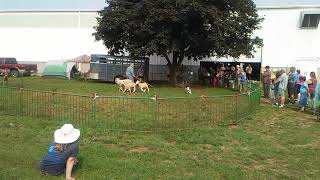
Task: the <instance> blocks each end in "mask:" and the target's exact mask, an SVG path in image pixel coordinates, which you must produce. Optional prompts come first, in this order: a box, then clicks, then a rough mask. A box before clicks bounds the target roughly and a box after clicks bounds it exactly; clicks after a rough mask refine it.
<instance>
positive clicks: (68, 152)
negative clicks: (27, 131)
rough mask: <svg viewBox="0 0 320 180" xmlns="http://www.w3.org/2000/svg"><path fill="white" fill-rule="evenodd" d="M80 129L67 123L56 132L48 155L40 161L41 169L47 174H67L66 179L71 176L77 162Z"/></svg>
mask: <svg viewBox="0 0 320 180" xmlns="http://www.w3.org/2000/svg"><path fill="white" fill-rule="evenodd" d="M79 137H80V130H79V129H74V127H73V125H72V124H65V125H63V126H62V127H61V129H58V130H56V131H55V132H54V142H53V143H52V144H50V146H49V148H48V153H47V155H46V156H45V157H44V158H43V159H42V161H41V162H40V171H41V172H42V173H43V174H45V175H60V174H65V176H66V180H69V179H70V180H71V179H75V178H73V177H72V176H71V173H72V169H73V167H74V166H75V164H76V163H77V157H78V152H79Z"/></svg>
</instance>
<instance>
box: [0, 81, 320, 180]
mask: <svg viewBox="0 0 320 180" xmlns="http://www.w3.org/2000/svg"><path fill="white" fill-rule="evenodd" d="M19 82H21V79H20V78H17V79H10V80H9V85H14V83H16V84H19ZM23 83H24V88H29V89H38V90H52V89H56V90H57V91H59V92H64V93H77V94H91V93H93V92H95V93H99V94H101V95H110V96H118V95H123V94H122V93H119V92H117V87H116V86H115V85H113V84H106V83H83V82H80V81H65V80H52V79H51V80H43V79H40V78H35V77H30V78H23ZM151 91H152V93H155V94H157V95H159V96H162V97H173V96H179V97H180V96H188V95H187V94H185V92H184V90H183V89H182V88H173V87H168V86H165V85H162V86H160V85H155V87H153V88H152V90H151ZM193 92H194V93H193V94H192V96H199V95H223V94H233V93H235V92H233V91H229V90H224V89H219V88H201V87H195V88H193ZM125 95H126V96H144V94H143V93H141V92H138V93H136V94H134V95H129V94H125ZM150 95H152V94H151V93H150ZM199 108H201V107H199ZM61 125H62V124H61V122H59V121H55V120H43V119H37V118H30V117H15V116H7V115H1V123H0V147H1V148H0V179H64V177H63V176H58V177H48V176H42V175H41V174H40V173H39V171H38V170H37V164H38V162H39V161H40V160H41V158H42V157H43V156H44V155H45V153H46V150H47V146H48V145H49V143H51V142H52V141H53V133H54V131H55V130H56V129H57V128H59V127H60V126H61ZM76 128H80V129H81V140H80V158H79V160H80V161H79V164H78V166H77V168H76V170H75V172H74V173H73V174H74V176H75V177H77V179H317V178H318V177H319V173H320V168H319V167H320V156H319V155H320V153H319V152H320V131H319V129H320V122H317V121H316V120H315V117H314V116H312V115H310V114H307V113H300V112H298V109H297V108H283V109H278V108H273V107H271V106H270V105H269V104H262V105H261V107H260V108H259V110H258V111H257V112H256V113H255V114H252V115H250V116H249V117H247V118H245V119H242V120H241V121H240V122H239V123H238V124H232V125H230V126H227V125H221V126H219V125H215V126H212V127H207V128H206V127H202V128H199V129H193V130H185V131H176V132H172V131H171V132H165V131H164V132H155V133H138V132H136V133H128V132H120V131H118V132H117V131H107V130H105V129H103V128H88V127H76Z"/></svg>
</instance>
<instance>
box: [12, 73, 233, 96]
mask: <svg viewBox="0 0 320 180" xmlns="http://www.w3.org/2000/svg"><path fill="white" fill-rule="evenodd" d="M8 85H9V86H14V87H16V86H19V87H21V86H23V87H24V88H26V89H33V90H41V91H52V90H54V91H57V92H63V93H74V94H81V95H92V94H94V93H98V95H101V96H154V95H157V96H159V97H190V96H191V97H192V96H202V95H204V96H215V95H231V94H234V93H235V92H234V91H231V90H225V89H221V88H211V87H200V86H194V87H192V95H189V94H186V91H185V90H184V88H180V87H171V86H168V85H166V84H162V85H157V84H153V83H151V85H152V87H151V86H150V87H149V88H150V93H143V92H141V91H140V89H139V88H137V90H136V93H132V94H130V93H128V92H126V93H122V92H119V91H118V86H117V85H116V84H113V83H111V82H93V81H88V82H83V81H78V80H62V79H42V78H39V77H23V78H21V77H19V78H9V81H8Z"/></svg>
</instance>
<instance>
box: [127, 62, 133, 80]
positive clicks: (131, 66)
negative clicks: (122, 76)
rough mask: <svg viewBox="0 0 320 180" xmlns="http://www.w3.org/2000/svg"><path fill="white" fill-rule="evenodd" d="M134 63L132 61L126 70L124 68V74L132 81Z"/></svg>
mask: <svg viewBox="0 0 320 180" xmlns="http://www.w3.org/2000/svg"><path fill="white" fill-rule="evenodd" d="M133 67H134V64H133V63H130V66H129V67H127V70H126V76H127V78H128V79H130V80H131V81H132V82H133V81H134V69H133Z"/></svg>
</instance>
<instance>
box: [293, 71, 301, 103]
mask: <svg viewBox="0 0 320 180" xmlns="http://www.w3.org/2000/svg"><path fill="white" fill-rule="evenodd" d="M297 74H298V81H297V83H296V85H295V86H294V98H295V99H299V96H300V87H301V84H302V81H301V80H300V78H301V77H302V75H301V72H300V70H299V69H298V70H297Z"/></svg>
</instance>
